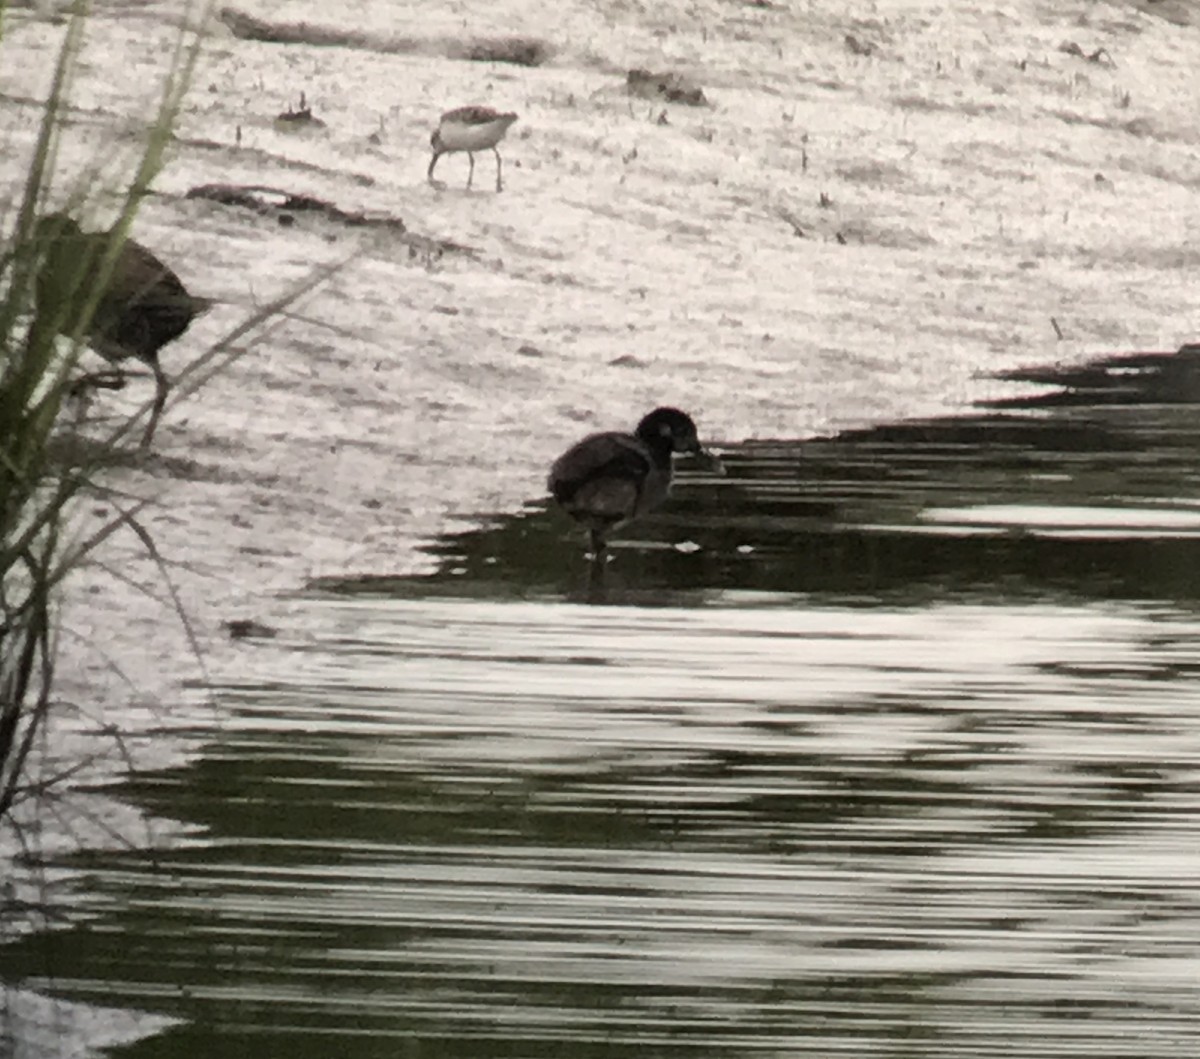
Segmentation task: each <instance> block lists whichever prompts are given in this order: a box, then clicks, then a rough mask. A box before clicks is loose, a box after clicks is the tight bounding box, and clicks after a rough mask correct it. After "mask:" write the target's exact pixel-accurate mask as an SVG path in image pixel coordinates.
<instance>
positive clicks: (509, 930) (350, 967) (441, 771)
mask: <svg viewBox="0 0 1200 1059" xmlns="http://www.w3.org/2000/svg"><path fill="white" fill-rule="evenodd" d="M1147 392H1149V391H1147ZM1192 420H1193V416H1192V414H1191V411H1190V409H1189V408H1188V407H1187V406H1185V405H1176V406H1164V405H1161V404H1158V403H1154V402H1150V403H1147V402H1139V401H1129V400H1126V402H1125V403H1123V404H1121V405H1119V406H1105V405H1104V404H1103V403H1100V402H1093V404H1092V405H1090V406H1088V407H1087V408H1079V407H1069V408H1056V407H1054V402H1053V401H1044V402H1042V403H1041V404H1040V405H1039V406H1037V407H1033V408H1026V409H1019V410H1008V411H1005V412H1003V413H984V412H981V413H979V414H977V415H973V416H969V417H963V418H959V419H953V420H942V421H929V422H922V423H907V424H900V425H898V426H893V427H886V428H880V429H878V430H874V431H864V432H858V433H855V434H849V435H843V436H840V437H838V438H835V439H831V440H826V441H816V442H807V443H787V442H778V443H765V442H763V443H755V444H752V445H747V446H743V447H738V448H735V449H731V450H730V451H728V452H726V453H725V454H724V455H725V462H726V466H727V469H728V473H727V475H726V476H725V477H723V478H713V477H704V476H696V477H692V476H685V477H684V478H683V480H682V481H681V483H680V486H679V489H678V494H677V496H676V498H675V500H674V502H673V503H672V504H671V505H670V506H669V507H668V509H667V510H665V511H664V512H663V513H662V514H661V515H660V516H659V517H657V518H655V519H652V520H648V521H647V522H646V523H645V524H644V525H643V526H641V527H636V528H635V530H634V531H633V532H632V533H631V534H630V535H627V536H626V538H625V540H624V541H623V542H622V545H621V546H620V547H617V548H616V549H614V552H615V558H614V561H613V562H612V563H611V564H610V566H609V568H608V569H607V570H606V571H605V574H604V579H603V583H597V582H596V581H595V580H594V579H592V580H589V577H588V569H587V565H586V563H585V562H584V560H583V558H582V550H581V542H580V541H579V540H578V538H577V536H576V535H575V534H573V533H572V531H571V528H570V527H569V526H567V525H566V524H564V522H563V521H562V520H560V519H559V518H558V517H557V516H556V515H555V514H553V513H551V512H547V511H546V510H545V509H544V508H543V507H542V506H541V505H532V506H531V507H530V508H528V509H527V510H526V511H523V512H518V513H515V514H511V515H507V516H500V517H496V518H493V519H491V520H489V521H487V522H486V523H485V524H483V525H481V527H480V528H479V529H477V530H473V531H470V532H467V533H463V534H458V535H455V536H453V537H447V538H444V539H443V540H441V541H439V542H437V543H436V544H434V545H432V546H431V547H432V551H433V553H434V554H435V555H436V556H437V558H438V564H439V566H438V571H437V572H436V573H435V574H433V575H431V576H429V577H424V578H386V577H379V576H363V577H361V578H348V579H347V578H342V579H338V580H336V581H334V580H323V581H319V582H316V583H314V584H313V585H312V586H311V588H310V589H309V590H308V591H306V592H305V593H303V594H302V595H301V596H299V597H298V598H296V599H295V600H294V601H293V609H292V610H291V612H290V613H291V615H292V619H291V621H290V623H289V624H288V625H287V626H286V627H281V628H279V629H278V631H277V632H278V634H277V635H276V636H274V637H265V636H264V637H262V638H259V639H250V640H247V641H246V642H245V645H244V647H245V650H244V652H243V655H242V659H241V662H242V664H241V666H240V667H239V675H238V677H237V679H232V678H228V677H227V678H226V679H225V680H224V681H223V682H222V683H221V685H220V687H219V688H218V693H217V704H218V715H219V717H218V719H217V720H216V721H215V722H214V723H213V724H212V725H211V726H207V725H199V726H197V728H196V729H195V730H194V731H193V732H192V733H191V734H192V736H193V738H194V739H195V751H196V752H195V755H194V757H192V758H191V759H190V760H188V761H187V762H186V763H184V764H182V765H178V766H175V767H171V768H165V769H163V770H161V771H159V772H156V773H144V774H142V775H141V776H140V777H139V778H138V779H137V781H136V782H135V783H133V784H132V785H129V786H126V787H123V788H122V789H121V791H120V793H121V795H122V797H126V798H130V799H133V800H134V801H135V802H136V803H138V804H139V805H141V806H143V807H145V808H146V809H148V810H149V811H150V812H151V813H152V814H156V815H161V816H164V817H169V818H172V819H176V820H180V821H182V822H183V823H184V824H185V825H186V828H187V831H186V834H185V836H184V837H183V838H181V839H180V840H178V841H177V842H175V843H173V844H171V845H170V846H169V848H167V849H165V850H159V851H158V852H156V853H155V854H154V855H149V854H147V853H145V852H144V851H141V850H130V851H126V852H124V853H116V854H113V853H107V854H96V855H93V856H90V857H87V858H74V859H71V860H69V861H67V862H66V863H65V864H58V865H56V866H55V867H57V868H58V869H62V870H66V871H67V872H69V873H73V874H74V878H75V879H76V887H77V890H78V894H79V897H78V899H79V902H80V908H79V913H80V915H81V916H82V917H83V922H82V925H80V926H77V927H74V928H72V929H69V930H64V931H61V932H59V933H57V934H55V935H52V936H51V938H50V940H49V941H48V940H47V938H46V937H38V938H32V939H29V940H28V941H26V942H23V943H20V944H18V945H13V946H10V947H9V948H7V949H5V950H4V951H3V952H2V953H0V975H3V976H4V977H5V978H6V979H8V980H10V981H12V980H18V979H19V980H21V981H23V984H24V985H25V986H27V987H30V988H37V989H47V990H53V991H56V992H58V993H61V994H63V995H66V996H69V997H71V998H73V999H76V1000H86V1001H89V1002H94V1003H96V1004H99V1005H105V1006H112V1007H128V1008H131V1009H134V1010H140V1011H146V1012H151V1013H154V1014H156V1015H162V1016H168V1017H173V1018H176V1019H179V1020H180V1021H179V1022H178V1023H177V1024H176V1025H175V1026H174V1027H173V1028H171V1029H168V1030H166V1031H165V1032H163V1033H161V1034H159V1035H156V1036H151V1037H147V1038H146V1039H145V1040H143V1041H142V1042H140V1043H139V1044H137V1045H133V1046H129V1047H126V1048H124V1049H123V1050H118V1051H117V1052H115V1053H114V1054H119V1055H122V1056H138V1057H146V1056H168V1055H169V1056H193V1055H194V1056H201V1055H204V1056H208V1055H212V1054H231V1055H239V1054H251V1052H252V1051H253V1052H254V1054H284V1052H285V1051H286V1053H287V1054H289V1055H292V1056H296V1057H301V1056H314V1057H316V1056H328V1055H332V1054H336V1055H354V1056H385V1055H386V1056H394V1055H396V1054H401V1055H455V1056H462V1055H479V1056H496V1055H514V1056H516V1055H530V1056H532V1055H539V1056H540V1055H545V1056H549V1055H563V1054H571V1055H615V1056H622V1055H630V1056H633V1055H639V1056H641V1055H675V1054H679V1055H682V1054H695V1055H713V1056H717V1055H743V1054H764V1055H806V1054H807V1055H820V1056H828V1055H853V1056H863V1055H884V1056H922V1057H925V1056H928V1057H935V1056H936V1057H941V1056H947V1057H949V1056H955V1057H960V1056H961V1057H967V1056H971V1057H975V1056H986V1055H996V1056H999V1055H1004V1056H1030V1057H1034V1056H1036V1057H1044V1056H1088V1057H1095V1056H1126V1055H1131V1054H1136V1055H1138V1056H1143V1057H1145V1056H1150V1057H1154V1056H1163V1057H1166V1056H1172V1057H1175V1056H1179V1055H1181V1054H1189V1053H1190V1051H1191V1049H1192V1046H1193V1045H1194V1042H1195V1040H1196V1039H1197V1035H1198V1033H1200V1027H1198V1020H1200V1001H1198V1000H1197V998H1196V992H1195V988H1194V983H1195V980H1196V976H1197V972H1198V971H1200V966H1198V961H1197V958H1196V944H1197V940H1198V933H1197V932H1198V930H1200V899H1198V898H1197V894H1196V889H1195V879H1196V877H1197V872H1198V871H1200V853H1198V852H1197V850H1198V849H1200V843H1198V841H1197V840H1198V838H1200V787H1198V786H1197V783H1196V775H1197V765H1198V764H1200V723H1198V722H1200V695H1198V694H1197V686H1196V674H1197V673H1198V672H1200V638H1198V636H1197V634H1198V632H1200V611H1198V609H1197V606H1196V600H1197V595H1198V592H1200V584H1198V582H1197V579H1196V575H1195V572H1194V571H1195V569H1196V563H1195V554H1196V548H1197V546H1198V543H1200V542H1197V540H1196V532H1197V527H1196V524H1195V515H1196V513H1197V507H1196V505H1195V503H1194V502H1193V501H1191V500H1190V499H1180V498H1190V497H1191V496H1194V495H1195V489H1194V470H1193V464H1194V452H1195V449H1194V433H1195V432H1194V429H1193V426H1192ZM680 545H687V546H686V547H682V548H681V547H680Z"/></svg>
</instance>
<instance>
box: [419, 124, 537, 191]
mask: <svg viewBox="0 0 1200 1059" xmlns="http://www.w3.org/2000/svg"><path fill="white" fill-rule="evenodd" d="M516 120H517V116H516V114H511V113H510V114H501V113H500V112H499V111H497V110H492V108H491V107H459V108H458V109H457V110H448V111H446V113H445V114H443V115H442V119H441V121H439V122H438V127H437V128H436V129H434V130H433V135H432V136H431V137H430V139H429V142H430V143H431V144H432V145H433V158H432V159H431V160H430V162H429V172H428V173H427V174H426V177H427V179H428V180H429V182H430V183H433V167H434V166H436V165H437V163H438V159H439V158H441V157H442V155H444V154H452V153H454V152H455V151H466V152H467V158H468V159H469V160H470V163H471V168H470V169H469V170H468V171H467V187H470V186H471V181H472V180H473V179H474V177H475V152H476V151H486V150H488V148H491V151H492V153H493V154H494V155H495V156H496V190H497V191H500V190H502V188H503V186H504V185H503V183H502V182H501V179H500V169H501V163H500V151H499V150H498V149H497V147H496V145H497V144H498V143H499V142H500V141H501V140H503V139H504V134H505V133H506V132H508V127H509V126H510V125H511V124H512V123H513V122H514V121H516Z"/></svg>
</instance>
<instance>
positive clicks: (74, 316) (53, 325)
mask: <svg viewBox="0 0 1200 1059" xmlns="http://www.w3.org/2000/svg"><path fill="white" fill-rule="evenodd" d="M36 238H37V240H38V242H39V245H40V248H41V250H40V252H41V254H42V260H41V265H40V267H39V270H38V276H37V286H36V296H37V319H38V324H39V325H40V326H44V327H49V328H50V329H51V330H52V331H55V332H59V333H61V334H73V333H74V332H75V330H76V328H77V327H78V326H79V322H80V315H81V314H82V313H83V312H84V310H85V308H86V306H87V304H88V302H89V300H90V299H93V298H95V299H96V301H95V308H94V311H93V313H92V317H91V320H90V321H89V322H88V326H87V330H86V332H85V333H84V335H83V338H84V339H85V340H86V341H87V344H88V345H89V346H91V347H92V348H93V349H94V350H95V351H96V352H97V353H99V354H100V355H101V356H102V357H104V359H105V360H108V361H109V362H111V363H113V364H119V363H120V362H121V361H123V360H126V359H128V358H130V357H133V358H134V359H136V360H140V361H142V362H143V363H144V364H147V365H149V367H150V370H151V371H153V372H154V382H155V387H156V390H155V395H154V406H153V408H152V410H151V413H150V419H149V421H148V422H147V424H146V430H145V433H144V434H143V435H142V446H143V447H146V446H148V445H149V444H150V440H151V439H152V438H153V437H154V429H155V427H156V426H157V425H158V417H159V415H160V414H161V413H162V410H163V405H164V404H165V403H166V400H167V393H168V391H169V390H170V387H171V383H170V381H169V380H168V379H167V376H166V375H165V373H164V372H163V370H162V366H161V365H160V364H159V362H158V351H159V350H160V349H162V347H163V346H165V345H166V344H167V343H168V342H170V341H172V340H173V339H176V338H178V337H179V336H180V335H181V334H183V333H184V331H186V330H187V329H188V327H189V326H190V325H191V322H192V321H193V320H194V319H195V318H196V317H197V316H198V315H199V314H200V313H202V312H204V311H205V310H206V309H208V308H209V307H210V306H211V305H212V304H213V303H212V300H211V299H209V298H200V297H197V296H196V295H194V294H189V293H188V291H187V288H186V287H184V285H183V283H182V281H181V280H180V279H179V277H178V276H177V275H175V273H174V272H173V271H171V269H170V268H168V267H167V266H166V265H164V264H163V263H162V262H161V261H160V260H159V259H158V258H157V257H155V255H154V254H152V253H151V252H150V251H149V250H147V249H146V248H145V247H144V246H142V245H141V244H140V243H137V242H135V241H134V240H132V239H126V240H125V242H124V243H123V244H122V245H121V249H120V250H119V251H118V253H117V256H116V259H115V260H114V261H113V263H112V269H111V271H110V272H109V274H108V276H107V278H106V279H105V283H104V289H103V291H102V292H101V293H100V294H99V296H98V297H97V295H96V291H95V285H96V284H97V283H98V282H100V281H101V280H102V279H104V277H103V276H102V274H101V267H102V264H103V259H104V254H105V250H106V249H107V247H108V245H109V243H110V241H111V240H112V238H113V236H112V233H111V232H85V231H83V230H82V229H81V228H80V227H79V225H78V224H77V223H76V222H75V220H74V219H73V218H71V217H68V216H67V215H66V214H65V213H51V214H47V215H46V216H45V217H42V218H41V219H40V220H39V221H38V223H37V230H36Z"/></svg>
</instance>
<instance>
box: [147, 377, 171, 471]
mask: <svg viewBox="0 0 1200 1059" xmlns="http://www.w3.org/2000/svg"><path fill="white" fill-rule="evenodd" d="M150 367H151V368H153V369H154V405H153V407H152V408H151V409H150V421H149V422H148V423H147V424H146V432H145V433H144V434H143V435H142V448H144V449H146V448H149V447H150V439H151V438H153V437H154V428H155V427H157V426H158V417H159V416H160V415H162V410H163V406H164V405H165V404H166V403H167V392H168V391H169V390H170V389H171V380H170V379H168V378H167V376H166V373H165V372H164V371H163V370H162V365H160V364H159V363H158V358H157V357H155V358H153V359H152V360H151V361H150Z"/></svg>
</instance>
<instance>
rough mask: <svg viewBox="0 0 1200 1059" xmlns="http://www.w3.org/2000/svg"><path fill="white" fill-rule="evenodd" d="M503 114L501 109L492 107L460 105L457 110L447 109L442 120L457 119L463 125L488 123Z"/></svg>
mask: <svg viewBox="0 0 1200 1059" xmlns="http://www.w3.org/2000/svg"><path fill="white" fill-rule="evenodd" d="M503 116H504V115H502V114H501V113H500V112H499V111H497V110H492V108H491V107H478V106H473V107H458V108H457V109H455V110H448V111H446V113H445V114H443V115H442V121H457V122H460V123H461V124H463V125H487V124H489V123H490V122H493V121H495V120H496V119H497V118H501V117H503Z"/></svg>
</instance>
